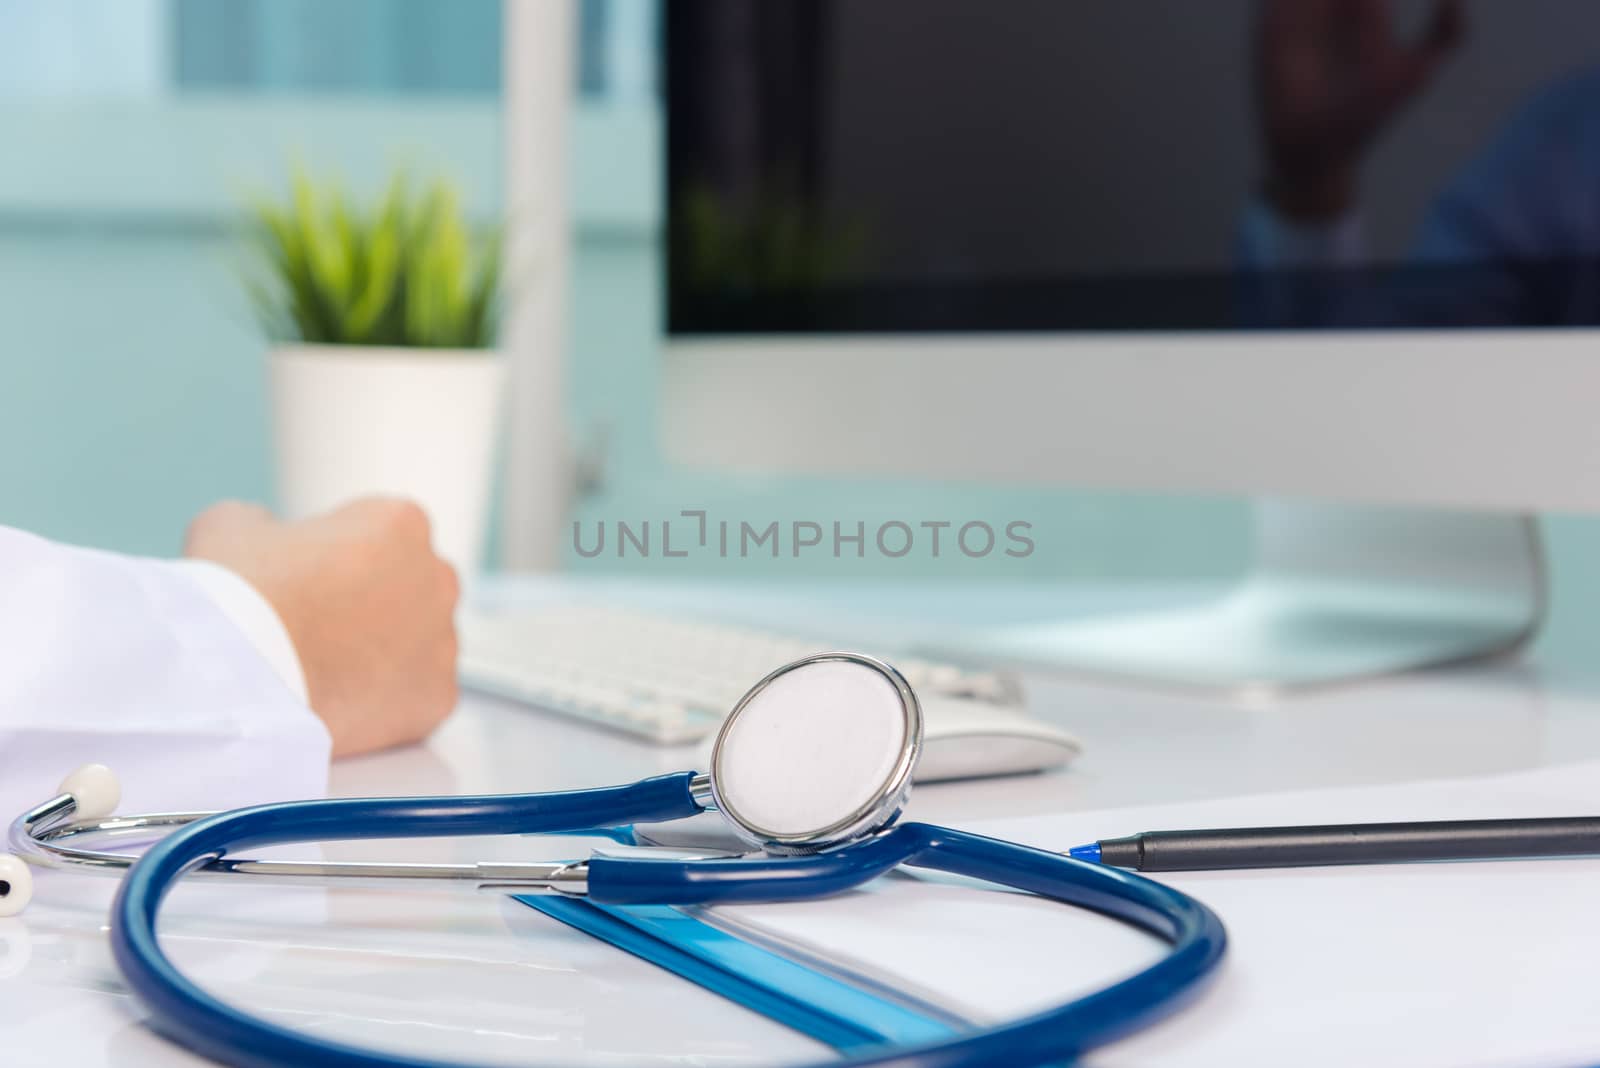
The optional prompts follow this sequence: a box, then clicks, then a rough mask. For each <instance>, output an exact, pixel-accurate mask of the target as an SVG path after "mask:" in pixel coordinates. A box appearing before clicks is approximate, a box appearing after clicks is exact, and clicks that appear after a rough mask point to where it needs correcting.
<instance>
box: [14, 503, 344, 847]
mask: <svg viewBox="0 0 1600 1068" xmlns="http://www.w3.org/2000/svg"><path fill="white" fill-rule="evenodd" d="M328 756H329V739H328V734H327V731H326V730H325V729H324V727H323V725H322V722H321V721H320V720H319V719H318V718H317V717H316V716H315V715H314V714H313V713H312V712H311V710H310V708H309V707H308V706H307V704H306V700H305V689H304V681H303V679H302V678H301V676H300V668H299V663H298V661H297V660H296V659H295V657H294V649H293V646H292V645H291V644H290V643H289V640H288V635H287V634H286V633H285V632H284V630H283V627H282V625H281V623H279V622H278V619H277V617H276V615H274V614H273V611H272V609H271V607H270V606H268V605H267V603H266V601H265V600H263V599H262V598H261V597H260V596H259V595H258V594H257V593H256V592H255V591H254V590H253V589H251V588H250V586H249V585H248V584H246V583H245V582H244V581H243V580H241V579H239V578H238V577H237V576H234V575H233V574H231V573H230V572H228V571H226V570H224V569H223V568H220V567H217V566H215V565H212V564H203V563H198V562H193V561H165V560H151V559H142V558H137V557H130V556H121V555H118V554H115V553H107V552H99V551H95V550H90V549H79V548H73V547H70V546H64V545H58V544H55V543H53V542H49V541H46V540H45V539H43V538H38V537H35V536H33V535H30V534H25V533H22V532H20V531H15V530H9V529H6V528H3V527H0V825H3V824H6V823H9V822H10V821H11V819H12V818H13V816H14V815H15V814H16V813H18V812H20V811H21V810H23V809H24V808H26V807H28V806H29V805H33V804H36V803H37V802H39V801H42V800H44V799H46V798H48V797H50V796H52V795H53V794H54V793H55V788H56V786H57V784H58V783H59V782H60V781H61V779H62V777H63V776H65V775H66V774H67V773H68V772H70V771H72V770H73V769H74V768H76V767H77V766H78V765H80V764H84V763H89V762H98V763H102V764H107V765H109V766H110V767H111V768H112V769H113V770H114V771H115V772H116V773H117V775H118V777H119V778H120V780H121V782H122V797H123V802H122V805H121V806H120V807H119V811H122V812H140V811H144V812H148V811H193V810H197V809H215V808H231V807H235V806H238V805H244V804H254V803H257V802H261V801H269V800H285V799H290V798H301V797H316V796H321V795H322V794H323V793H324V792H325V791H326V789H327V775H328Z"/></svg>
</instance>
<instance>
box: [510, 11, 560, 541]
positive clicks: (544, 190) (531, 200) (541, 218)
mask: <svg viewBox="0 0 1600 1068" xmlns="http://www.w3.org/2000/svg"><path fill="white" fill-rule="evenodd" d="M504 12H505V15H504V18H505V25H504V49H505V52H504V57H503V61H502V64H501V65H502V69H503V73H502V99H501V108H502V121H503V122H504V129H505V137H504V151H505V180H506V185H505V196H504V203H505V214H506V223H507V228H508V229H507V235H506V238H507V240H506V283H507V300H506V306H505V320H504V323H503V324H502V330H501V345H502V348H503V349H504V350H505V354H506V358H507V359H508V360H509V361H510V371H511V374H510V389H509V396H508V397H507V408H508V410H507V413H506V415H507V427H508V434H507V439H506V462H505V488H504V503H503V510H504V511H503V523H502V527H501V544H502V552H501V564H502V565H503V566H504V567H506V568H508V569H512V570H539V571H547V570H551V569H553V568H555V567H556V566H557V564H558V563H559V562H560V559H561V529H562V522H563V520H564V519H565V516H566V510H567V506H568V503H569V500H570V496H571V483H572V479H571V462H570V458H571V450H570V447H569V442H568V435H567V426H566V403H565V400H566V395H565V392H564V391H565V375H564V374H563V369H564V365H565V362H566V353H567V304H568V273H569V270H570V264H571V257H572V213H571V211H570V210H569V200H568V195H567V182H568V178H567V176H568V138H569V126H570V118H571V114H572V105H573V93H574V89H573V85H574V79H575V72H574V69H573V65H574V53H575V52H576V50H577V22H576V0H505V6H504Z"/></svg>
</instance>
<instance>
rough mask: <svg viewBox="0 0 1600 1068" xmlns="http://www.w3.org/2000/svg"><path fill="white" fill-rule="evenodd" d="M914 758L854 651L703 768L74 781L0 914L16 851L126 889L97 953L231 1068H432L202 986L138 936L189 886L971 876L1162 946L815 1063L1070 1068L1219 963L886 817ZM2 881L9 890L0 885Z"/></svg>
mask: <svg viewBox="0 0 1600 1068" xmlns="http://www.w3.org/2000/svg"><path fill="white" fill-rule="evenodd" d="M921 746H922V712H921V709H920V707H919V706H918V704H917V698H916V695H915V694H914V693H913V692H912V690H911V687H910V686H909V685H908V684H907V683H906V681H905V679H904V678H902V677H901V676H900V673H899V672H897V671H896V670H895V669H894V668H892V667H890V666H889V665H887V664H885V663H883V662H881V661H879V660H875V659H873V658H871V657H867V656H861V655H858V654H855V653H820V654H818V655H816V656H811V657H807V658H805V659H803V660H798V661H796V662H794V663H792V664H789V665H786V666H784V667H782V668H779V669H778V670H776V671H774V672H772V673H771V674H770V675H768V676H767V677H766V678H764V679H762V680H761V681H760V682H758V683H757V684H756V685H755V686H754V687H752V688H751V689H750V691H749V692H748V693H747V694H745V696H744V697H743V698H742V699H740V701H739V703H738V704H737V705H735V706H734V709H733V711H732V712H731V713H730V714H729V715H728V718H727V719H726V720H725V721H724V723H723V725H722V729H721V731H720V733H719V734H718V735H717V739H716V744H715V747H714V748H713V750H712V755H711V771H710V773H709V774H698V773H695V772H687V771H686V772H680V773H677V774H672V775H661V776H656V777H654V778H649V779H643V780H641V781H639V782H636V783H633V784H631V785H628V786H615V787H607V788H603V789H594V790H574V791H564V792H559V793H545V794H505V795H486V796H463V797H420V798H340V799H333V800H321V801H292V802H285V803H281V804H272V805H259V806H256V807H253V808H244V809H238V810H235V811H232V812H222V813H215V814H205V813H176V814H161V815H148V816H127V817H115V816H113V815H112V812H113V811H114V810H115V808H116V804H117V800H118V790H117V786H116V780H115V777H114V776H113V775H111V773H110V772H109V771H107V770H106V769H105V768H103V767H100V766H98V765H91V766H90V767H88V768H84V769H80V770H79V771H78V772H77V773H75V774H74V776H72V777H69V778H68V780H67V781H66V782H64V783H63V784H62V788H61V791H60V794H59V796H57V797H54V798H52V799H50V800H49V801H46V802H45V803H44V804H42V805H39V806H37V807H35V808H33V809H30V810H29V811H27V812H25V813H23V814H22V815H21V816H19V817H18V818H17V819H16V821H14V822H13V823H12V825H11V831H10V845H11V849H12V850H13V852H14V854H15V856H12V857H3V858H0V905H3V906H5V910H6V911H9V912H15V911H18V910H19V909H20V908H21V907H22V905H25V904H26V902H27V898H28V896H29V892H30V891H29V887H30V886H31V882H30V879H29V876H28V869H27V868H26V867H25V866H24V865H23V864H22V863H21V862H20V860H19V859H18V858H22V859H25V860H27V861H28V862H29V863H31V864H34V865H39V866H44V867H56V868H71V869H74V870H91V871H101V872H109V873H113V874H121V875H123V879H122V885H121V887H120V888H119V890H118V892H117V896H116V900H115V902H114V903H113V905H112V909H111V948H112V953H113V956H114V957H115V959H116V962H117V966H118V967H119V968H120V969H121V971H122V974H123V976H124V977H125V979H126V980H127V983H128V986H129V988H130V989H131V990H132V991H133V992H134V994H135V995H137V996H138V998H139V999H140V1000H141V1001H142V1002H143V1003H144V1005H145V1007H146V1008H147V1009H148V1010H149V1014H150V1021H151V1023H152V1024H153V1026H154V1027H155V1028H156V1029H158V1030H159V1031H161V1032H162V1033H164V1034H166V1035H167V1036H169V1037H171V1038H173V1039H175V1040H176V1041H178V1042H180V1043H182V1044H183V1045H186V1046H188V1047H190V1048H191V1049H193V1050H195V1051H196V1052H198V1053H201V1054H203V1055H205V1056H208V1057H211V1058H213V1059H215V1060H218V1061H221V1062H224V1063H227V1064H233V1065H248V1066H268V1065H272V1066H277V1065H307V1066H340V1068H345V1066H362V1068H378V1066H382V1068H395V1066H402V1065H404V1066H415V1068H424V1066H425V1068H440V1066H441V1062H438V1061H434V1060H425V1059H417V1058H408V1057H404V1056H397V1055H394V1054H389V1053H380V1052H375V1051H372V1050H367V1049H362V1048H360V1047H357V1046H351V1045H346V1044H342V1043H338V1042H332V1041H328V1040H326V1039H323V1038H319V1037H317V1036H315V1035H312V1034H307V1033H302V1032H298V1031H293V1030H290V1029H288V1028H285V1027H280V1026H278V1025H276V1024H273V1023H269V1022H267V1021H265V1020H263V1019H260V1018H257V1017H255V1016H251V1015H250V1014H248V1013H245V1012H243V1011H241V1010H239V1009H237V1008H234V1007H233V1006H231V1005H228V1004H226V1003H224V1002H222V1001H220V1000H218V999H217V998H216V997H215V996H213V995H212V994H210V993H208V992H207V991H205V990H203V989H201V988H200V987H199V986H197V985H196V984H195V983H194V982H192V981H191V980H189V979H188V978H186V977H185V976H184V975H183V974H182V973H181V972H179V971H178V970H177V968H175V967H174V966H173V964H172V961H171V960H170V959H169V958H168V957H167V955H166V954H165V953H164V952H163V950H162V948H161V945H160V944H159V943H158V941H157V939H156V917H157V913H158V910H159V909H160V907H161V902H162V900H163V899H164V898H165V897H166V895H167V893H168V891H170V890H171V889H172V887H173V886H174V885H175V884H176V882H177V881H178V880H179V879H180V878H182V877H184V876H186V875H190V874H195V875H203V876H226V877H228V878H240V877H246V878H252V879H258V880H271V881H285V880H289V881H303V882H313V883H317V884H322V885H354V884H367V883H372V884H376V885H385V886H395V885H400V886H404V885H407V884H412V885H415V884H418V883H422V884H427V885H432V886H437V885H440V884H448V885H451V886H457V887H465V888H469V889H473V890H487V891H492V892H496V893H514V894H530V893H553V894H566V895H575V896H585V897H587V898H588V899H589V900H590V901H593V902H596V903H598V904H605V905H646V904H648V905H716V904H726V903H734V902H762V901H794V900H802V899H809V898H819V897H825V896H827V895H830V894H837V893H839V892H841V891H844V890H847V889H850V888H851V887H854V886H858V885H860V884H862V883H864V882H866V881H868V880H869V879H872V878H874V877H876V876H878V875H882V874H884V873H885V872H888V871H890V870H891V869H893V868H895V867H897V866H900V865H906V866H909V867H915V868H926V869H931V870H936V871H942V872H946V873H951V874H956V875H961V876H966V877H970V878H975V879H980V880H984V881H987V882H990V883H995V884H998V885H1000V886H1005V887H1010V888H1013V889H1017V890H1024V891H1027V892H1030V893H1034V894H1039V895H1042V896H1044V897H1048V898H1053V899H1055V900H1057V901H1062V902H1065V903H1067V904H1072V905H1078V906H1081V907H1083V908H1087V909H1091V910H1093V911H1095V912H1099V913H1102V914H1104V915H1106V916H1110V917H1113V918H1115V919H1119V920H1122V921H1124V922H1127V923H1129V924H1131V925H1133V926H1134V927H1137V928H1140V929H1142V930H1144V931H1147V932H1149V933H1150V934H1153V935H1155V936H1157V937H1158V938H1161V939H1162V940H1164V941H1166V942H1167V943H1169V944H1170V947H1171V949H1170V951H1169V952H1168V953H1167V955H1166V956H1164V957H1163V958H1162V959H1160V960H1158V961H1156V962H1155V963H1154V964H1151V965H1150V966H1149V967H1147V968H1145V969H1144V970H1143V971H1140V972H1138V973H1137V974H1135V975H1133V976H1131V977H1129V978H1126V979H1123V980H1120V981H1119V982H1116V983H1114V984H1112V985H1111V986H1108V987H1105V988H1104V989H1101V990H1099V991H1096V992H1095V993H1092V994H1089V995H1087V996H1085V997H1081V998H1079V999H1077V1000H1076V1001H1072V1002H1068V1003H1065V1004H1062V1005H1059V1006H1056V1007H1054V1008H1051V1009H1047V1010H1045V1011H1042V1012H1038V1013H1035V1014H1033V1015H1030V1016H1027V1017H1024V1018H1021V1019H1018V1020H1015V1021H1012V1022H1009V1023H1004V1024H1000V1025H997V1026H993V1027H987V1028H984V1029H981V1030H977V1031H973V1032H971V1033H967V1034H962V1035H958V1036H956V1037H954V1038H951V1039H947V1040H943V1041H940V1042H938V1043H934V1044H929V1045H924V1046H919V1047H914V1048H894V1049H887V1050H883V1051H879V1052H874V1053H871V1054H868V1055H867V1056H864V1057H860V1058H857V1059H854V1060H850V1061H847V1062H829V1063H831V1064H840V1063H846V1064H852V1065H867V1064H872V1065H886V1064H894V1065H904V1066H912V1065H915V1066H919V1068H931V1066H939V1068H955V1066H979V1065H996V1064H1006V1065H1029V1064H1044V1063H1056V1062H1061V1061H1066V1060H1071V1059H1073V1058H1075V1057H1078V1056H1080V1055H1081V1054H1083V1053H1084V1052H1086V1051H1087V1050H1090V1049H1092V1048H1094V1047H1096V1046H1099V1045H1102V1044H1104V1043H1107V1042H1111V1041H1113V1040H1115V1039H1117V1038H1121V1037H1123V1036H1125V1035H1128V1034H1130V1033H1132V1032H1134V1031H1137V1030H1139V1029H1140V1028H1143V1027H1146V1026H1149V1025H1150V1024H1152V1023H1154V1022H1156V1021H1157V1020H1159V1019H1161V1018H1163V1017H1164V1016H1166V1015H1167V1014H1169V1013H1171V1012H1173V1011H1175V1010H1176V1009H1177V1008H1178V1007H1180V1006H1181V1005H1182V1004H1183V1002H1184V1001H1185V1000H1186V998H1187V996H1189V995H1192V994H1193V993H1195V992H1196V991H1197V990H1198V988H1199V985H1200V983H1201V982H1202V980H1204V979H1205V978H1206V977H1207V976H1208V975H1210V974H1211V972H1212V971H1213V970H1214V969H1215V967H1216V966H1217V964H1218V962H1219V961H1220V960H1221V958H1222V954H1223V949H1224V945H1225V943H1226V936H1225V934H1224V932H1223V928H1222V923H1221V921H1220V920H1218V919H1217V916H1216V914H1215V913H1213V912H1212V911H1211V910H1210V909H1208V908H1207V907H1206V906H1205V905H1203V904H1201V903H1200V902H1198V901H1196V900H1195V899H1193V898H1191V897H1189V896H1187V895H1186V894H1182V893H1180V892H1178V891H1177V890H1173V889H1171V888H1170V887H1167V886H1163V885H1162V884H1160V883H1156V882H1153V881H1151V880H1148V879H1145V878H1143V877H1141V876H1138V875H1133V874H1130V873H1128V872H1124V871H1121V870H1118V869H1114V868H1107V867H1102V866H1100V865H1094V864H1087V863H1083V862H1080V861H1076V860H1073V859H1071V858H1069V857H1066V856H1063V855H1061V854H1057V853H1050V852H1046V851H1044V850H1039V849H1033V848H1029V847H1027V846H1022V845H1017V844H1015V843H1011V842H1003V841H998V840H996V839H992V838H985V837H982V836H979V835H975V834H967V833H964V832H962V831H956V830H951V829H949V828H945V827H936V826H931V825H929V824H924V823H900V824H897V823H896V822H895V821H896V819H897V818H898V817H899V815H900V811H901V809H902V807H903V806H904V804H905V800H906V797H907V795H908V794H909V792H910V787H911V777H912V772H913V770H914V769H915V767H916V762H917V756H918V753H919V752H920V750H921ZM707 809H715V810H717V811H718V812H720V813H721V814H722V816H723V818H724V819H725V820H726V821H727V823H728V825H729V827H730V828H731V830H732V831H733V833H734V834H736V835H738V836H739V838H741V839H742V840H743V841H744V842H746V843H748V844H750V845H751V846H753V847H755V848H756V849H758V850H759V851H760V852H759V853H758V854H753V855H745V856H736V857H733V856H720V857H713V858H709V859H706V858H700V859H691V860H686V859H682V858H681V857H674V858H663V857H652V856H644V855H639V854H637V853H635V854H628V855H619V856H607V855H603V854H593V855H591V856H590V857H589V859H587V860H575V861H570V862H564V863H542V864H502V863H485V864H403V863H402V864H384V863H367V862H299V861H288V860H258V859H251V858H248V857H241V856H236V855H235V853H236V851H239V850H244V849H249V848H254V847H261V846H268V845H282V844H286V843H309V842H319V841H332V840H339V839H364V838H407V837H442V836H464V835H518V834H536V833H553V832H567V833H570V832H575V831H582V830H586V829H592V828H601V827H619V826H624V825H628V824H635V823H652V822H659V821H664V820H676V819H681V818H683V817H686V816H693V815H695V814H697V813H700V812H703V811H705V810H707ZM152 831H165V832H168V833H167V834H166V836H165V837H164V838H162V839H161V840H160V841H158V842H156V844H154V845H152V846H151V847H150V848H149V849H148V850H146V851H145V852H144V854H143V855H142V856H133V855H130V854H126V853H113V852H100V851H97V850H94V849H90V848H88V847H87V843H91V842H92V841H93V840H95V839H103V838H119V837H120V838H124V839H126V838H130V837H143V838H149V837H150V835H151V832H152ZM5 884H9V885H8V886H7V885H5Z"/></svg>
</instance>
